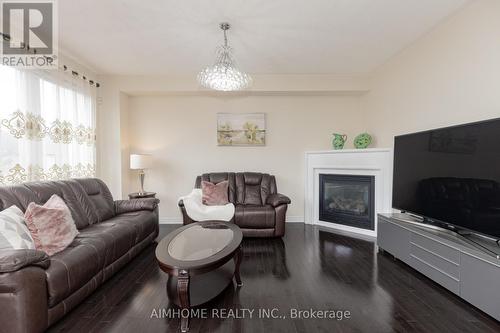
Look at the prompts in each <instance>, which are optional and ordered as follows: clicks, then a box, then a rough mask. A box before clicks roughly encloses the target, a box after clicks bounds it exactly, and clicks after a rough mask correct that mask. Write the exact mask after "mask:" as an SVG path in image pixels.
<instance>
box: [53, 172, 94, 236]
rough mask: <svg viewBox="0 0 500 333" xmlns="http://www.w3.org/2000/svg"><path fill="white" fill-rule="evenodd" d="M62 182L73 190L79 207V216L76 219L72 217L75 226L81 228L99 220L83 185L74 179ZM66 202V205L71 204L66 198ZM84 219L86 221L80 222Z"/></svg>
mask: <svg viewBox="0 0 500 333" xmlns="http://www.w3.org/2000/svg"><path fill="white" fill-rule="evenodd" d="M62 183H64V184H66V185H67V186H68V187H69V188H70V189H71V190H72V191H73V194H74V198H75V200H76V203H77V205H78V207H79V208H80V214H81V218H78V219H77V218H75V217H73V218H75V222H76V227H77V228H78V229H83V228H85V227H87V226H88V225H90V224H94V223H97V222H99V217H98V216H97V212H96V210H95V208H94V204H93V203H92V202H91V200H90V198H89V196H88V195H87V192H86V191H85V189H84V188H83V186H82V185H81V184H80V183H79V182H78V181H77V180H75V179H68V180H64V181H62ZM66 203H67V204H68V206H72V202H69V203H68V200H66ZM84 219H85V220H86V223H85V224H82V223H81V220H84Z"/></svg>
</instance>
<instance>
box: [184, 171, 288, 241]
mask: <svg viewBox="0 0 500 333" xmlns="http://www.w3.org/2000/svg"><path fill="white" fill-rule="evenodd" d="M202 180H204V181H208V182H211V183H214V184H217V183H220V182H222V181H225V180H227V181H228V182H229V189H228V191H229V193H228V198H229V202H231V203H233V204H234V206H235V208H236V210H235V214H234V217H233V219H232V220H231V222H233V223H235V224H236V225H238V226H239V227H240V228H241V231H242V232H243V236H245V237H281V236H283V235H284V234H285V219H286V210H287V208H288V204H290V202H291V201H290V199H289V198H288V197H287V196H285V195H283V194H279V193H278V190H277V188H276V179H275V177H274V176H272V175H269V174H267V173H255V172H242V173H234V172H218V173H205V174H203V175H201V176H198V177H197V178H196V183H195V188H201V181H202ZM179 207H180V209H181V212H182V216H183V221H184V224H189V223H193V222H197V221H193V220H192V219H191V218H190V217H189V216H188V214H187V212H186V209H185V207H184V203H183V202H182V200H181V201H179Z"/></svg>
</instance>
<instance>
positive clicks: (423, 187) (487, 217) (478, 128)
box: [392, 119, 500, 244]
mask: <svg viewBox="0 0 500 333" xmlns="http://www.w3.org/2000/svg"><path fill="white" fill-rule="evenodd" d="M392 194H393V199H392V202H393V207H394V208H395V209H399V210H402V211H405V212H408V213H413V214H415V215H419V216H422V217H424V221H425V222H427V223H434V224H439V225H441V226H444V227H445V228H446V227H447V228H448V229H454V230H455V231H456V230H460V231H464V230H465V231H466V232H469V231H473V232H475V233H477V234H479V235H485V236H489V237H491V238H493V239H495V240H498V239H500V119H493V120H488V121H482V122H477V123H471V124H465V125H459V126H453V127H447V128H440V129H434V130H429V131H425V132H419V133H413V134H407V135H401V136H397V137H396V138H395V142H394V180H393V193H392ZM455 227H456V228H455ZM497 244H498V241H497Z"/></svg>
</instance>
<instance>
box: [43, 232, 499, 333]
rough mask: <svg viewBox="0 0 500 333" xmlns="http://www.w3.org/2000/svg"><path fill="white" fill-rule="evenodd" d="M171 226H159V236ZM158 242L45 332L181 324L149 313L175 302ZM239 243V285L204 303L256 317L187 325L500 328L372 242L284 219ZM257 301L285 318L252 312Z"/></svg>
mask: <svg viewBox="0 0 500 333" xmlns="http://www.w3.org/2000/svg"><path fill="white" fill-rule="evenodd" d="M175 227H176V226H162V227H161V232H160V237H163V236H164V235H166V234H167V233H168V232H169V231H171V230H173V228H175ZM155 245H156V244H155ZM155 245H152V246H150V247H148V248H147V249H146V250H145V251H143V252H142V253H141V254H140V255H139V256H138V257H137V258H135V259H134V260H133V261H132V262H131V263H129V264H128V265H127V266H126V267H125V268H124V269H123V270H121V271H120V272H119V273H118V274H117V275H115V276H114V277H113V278H111V279H110V280H109V281H108V282H107V283H106V284H105V285H103V286H101V288H99V289H98V290H97V291H96V292H95V293H94V294H93V295H91V296H90V297H89V298H88V299H87V300H86V301H85V302H84V303H82V304H81V305H80V306H79V307H77V308H76V309H75V310H73V311H72V312H71V313H69V314H68V315H67V316H66V317H64V318H63V319H62V320H61V321H60V322H58V323H57V324H56V325H55V326H53V327H52V328H51V329H50V330H49V331H50V332H118V333H126V332H178V331H179V324H180V320H179V319H166V318H160V319H158V318H156V317H155V315H154V312H153V311H154V310H156V311H158V309H161V308H164V309H169V307H171V305H169V302H168V300H167V297H166V295H165V284H166V281H167V276H166V275H165V274H164V273H163V272H162V271H160V270H159V269H158V265H157V263H156V261H155V256H154V248H155ZM243 249H244V258H243V262H242V264H241V276H242V280H243V283H244V285H243V287H241V288H239V289H238V288H236V284H235V283H234V284H233V285H231V286H230V287H229V288H227V289H226V290H225V291H224V292H223V293H222V294H221V295H220V296H219V297H218V298H216V299H215V300H213V301H212V302H210V303H209V304H205V305H203V306H202V308H207V309H210V310H209V313H210V311H211V309H218V308H224V309H240V310H241V309H255V312H254V314H253V317H254V318H252V319H249V318H246V319H218V318H210V317H211V316H209V319H192V320H191V324H190V332H268V333H271V332H272V333H274V332H474V333H478V332H500V323H499V322H497V321H496V320H494V319H492V318H491V317H489V316H487V315H486V314H484V313H482V312H481V311H479V310H477V309H475V308H474V307H472V306H471V305H469V304H467V303H466V302H464V301H462V300H461V299H460V298H458V297H456V296H454V295H453V294H452V293H450V292H448V291H447V290H445V289H443V288H441V287H440V286H439V285H437V284H436V283H434V282H433V281H431V280H429V279H427V278H426V277H424V276H423V275H421V274H419V273H418V272H416V271H414V270H413V269H411V268H409V267H408V266H406V265H404V264H403V263H401V262H400V261H395V260H393V258H392V257H391V256H390V255H388V254H379V253H377V251H376V247H375V244H374V243H373V242H370V241H365V240H360V239H356V238H351V237H347V236H343V235H338V234H334V233H331V232H328V231H322V230H320V229H318V228H316V227H311V226H304V225H303V224H291V225H290V224H289V225H287V232H286V236H285V237H284V238H283V240H281V239H245V240H244V243H243ZM259 308H264V309H273V308H277V309H279V311H280V314H281V315H285V316H287V318H285V319H259V318H256V317H257V311H258V309H259ZM292 309H300V310H309V309H316V310H343V311H349V312H350V318H349V319H343V320H336V319H291V318H290V311H291V310H292ZM152 314H153V318H151V316H152ZM240 314H241V312H240Z"/></svg>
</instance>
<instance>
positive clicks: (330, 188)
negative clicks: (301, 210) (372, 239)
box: [319, 174, 375, 230]
mask: <svg viewBox="0 0 500 333" xmlns="http://www.w3.org/2000/svg"><path fill="white" fill-rule="evenodd" d="M319 184H320V193H319V195H320V200H319V202H320V207H319V218H320V220H321V221H325V222H332V223H337V224H344V225H348V226H353V227H358V228H363V229H369V230H374V202H375V201H374V188H375V177H373V176H355V175H331V174H320V177H319Z"/></svg>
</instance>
